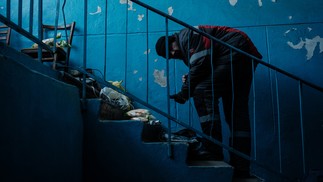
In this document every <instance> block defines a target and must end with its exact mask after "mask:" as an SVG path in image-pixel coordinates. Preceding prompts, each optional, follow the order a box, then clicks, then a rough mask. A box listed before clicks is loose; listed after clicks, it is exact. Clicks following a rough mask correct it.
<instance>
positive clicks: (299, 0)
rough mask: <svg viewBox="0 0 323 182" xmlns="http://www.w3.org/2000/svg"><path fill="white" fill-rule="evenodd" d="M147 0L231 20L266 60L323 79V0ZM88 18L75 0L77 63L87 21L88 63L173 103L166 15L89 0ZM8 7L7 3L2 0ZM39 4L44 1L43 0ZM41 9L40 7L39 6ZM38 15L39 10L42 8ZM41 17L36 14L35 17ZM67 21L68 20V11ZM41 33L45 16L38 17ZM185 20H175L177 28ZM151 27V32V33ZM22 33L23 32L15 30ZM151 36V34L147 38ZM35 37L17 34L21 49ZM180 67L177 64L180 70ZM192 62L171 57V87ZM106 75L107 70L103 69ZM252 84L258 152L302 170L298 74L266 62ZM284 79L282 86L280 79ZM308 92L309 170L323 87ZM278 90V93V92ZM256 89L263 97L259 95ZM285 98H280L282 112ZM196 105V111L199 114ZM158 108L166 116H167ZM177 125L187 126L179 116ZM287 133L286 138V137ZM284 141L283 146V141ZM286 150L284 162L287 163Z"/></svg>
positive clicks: (49, 14) (316, 148)
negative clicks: (163, 39) (163, 40)
mask: <svg viewBox="0 0 323 182" xmlns="http://www.w3.org/2000/svg"><path fill="white" fill-rule="evenodd" d="M143 2H145V3H147V4H149V5H151V6H153V7H155V8H157V9H160V10H162V11H164V12H165V13H169V14H170V15H171V16H173V17H176V18H178V19H180V20H182V21H184V22H186V23H188V24H190V25H199V24H212V25H226V26H232V27H236V28H239V29H241V30H243V31H245V32H246V33H247V34H248V35H249V36H250V38H251V39H252V40H253V41H254V43H255V45H256V46H257V47H258V49H259V51H260V52H261V53H262V54H263V56H264V58H263V60H264V61H266V62H268V63H271V64H273V65H275V66H277V67H279V68H281V69H283V70H286V71H289V72H291V73H292V74H294V75H296V76H298V77H300V78H302V79H305V80H307V81H310V82H312V83H314V84H317V85H320V86H323V78H322V73H321V68H322V66H323V54H322V51H323V47H322V45H323V14H322V13H321V11H322V8H323V1H316V0H308V1H303V0H294V1H293V2H291V1H280V0H258V1H256V0H244V1H242V0H226V1H220V2H219V1H212V0H207V1H206V0H205V1H193V0H185V1H184V0H181V1H171V0H144V1H143ZM88 3H89V4H88V6H87V7H88V9H87V14H86V18H87V24H86V26H84V16H85V14H84V12H85V11H84V1H79V0H69V1H67V3H66V8H65V13H66V20H67V22H70V21H76V32H75V36H74V40H73V48H72V52H71V61H72V66H81V65H83V60H84V57H83V56H84V52H83V51H84V49H83V46H84V42H83V41H84V38H83V34H84V27H87V39H86V40H87V46H86V59H85V60H86V65H87V67H90V68H95V69H98V70H100V71H101V72H102V74H104V76H105V78H106V79H107V80H124V86H125V87H126V89H127V90H128V91H129V92H131V93H132V94H135V95H136V96H138V97H139V98H141V99H143V100H147V101H148V102H149V103H151V104H153V105H154V106H156V107H158V108H160V109H162V110H164V111H167V87H165V79H166V77H167V75H166V71H165V70H166V62H165V61H164V60H163V59H162V58H161V57H158V56H157V55H156V53H155V50H154V45H155V42H156V40H157V38H158V37H159V36H161V35H164V34H165V19H163V18H161V17H158V16H157V15H155V14H153V13H152V12H148V13H147V12H146V10H145V9H143V8H141V7H139V6H138V5H136V4H135V3H132V2H129V4H127V1H126V0H119V1H117V0H113V1H102V0H91V1H88ZM17 4H18V1H17V0H16V1H11V7H12V11H11V17H12V20H13V21H15V22H17ZM0 7H1V8H0V13H1V14H3V15H5V13H6V8H5V7H6V5H5V2H4V1H1V2H0ZM53 7H55V1H50V0H44V20H43V21H44V23H51V22H52V23H54V17H55V9H54V8H53ZM35 9H37V5H35ZM23 14H24V15H26V16H23V24H22V25H23V28H26V29H28V27H29V24H28V22H29V17H28V8H26V9H24V12H23ZM35 14H37V13H35ZM35 17H37V16H35ZM35 20H36V18H35ZM59 22H60V23H62V22H63V18H62V16H60V19H59ZM34 25H35V26H34V34H37V22H34ZM181 28H182V27H181V26H179V25H176V24H175V23H173V22H170V27H169V29H170V31H171V32H170V33H172V32H173V31H177V30H180V29H181ZM147 32H148V33H147ZM13 34H14V35H15V32H14V33H13ZM147 37H148V41H147ZM31 44H32V43H31V42H28V41H27V40H25V39H23V38H20V37H18V36H13V37H12V46H14V47H16V48H17V49H20V48H23V47H26V46H30V45H31ZM175 69H176V71H175ZM186 71H187V68H186V67H185V66H184V65H183V64H182V63H181V62H177V61H171V62H170V73H169V74H170V75H169V81H170V83H169V87H170V92H171V93H174V92H176V91H178V90H179V89H180V86H181V83H180V82H181V80H180V78H181V75H182V74H184V73H185V72H186ZM97 74H98V75H100V73H97ZM276 76H277V80H278V83H277V84H276V83H275V80H276ZM254 80H255V87H254V88H253V89H252V90H254V92H253V91H252V92H251V99H250V111H251V117H252V120H253V126H254V127H255V128H256V130H255V133H254V135H255V138H256V147H257V150H256V151H255V156H256V157H257V160H259V161H262V162H263V163H264V164H265V165H269V166H272V168H274V169H279V167H280V166H281V169H282V171H283V172H285V173H287V174H290V175H294V176H298V177H299V176H302V165H301V164H300V163H299V162H300V159H301V158H302V155H301V142H300V139H301V137H300V129H299V127H300V125H301V124H300V123H301V120H300V118H299V116H300V112H299V96H298V85H297V82H295V81H293V80H291V79H289V78H287V77H285V76H282V75H281V74H279V73H277V74H276V73H275V72H272V71H269V70H268V69H266V68H265V67H264V66H261V65H259V66H258V68H257V71H256V74H255V79H254ZM277 86H278V87H277ZM303 88H304V93H303V101H302V102H303V109H304V113H303V120H302V121H303V124H304V129H305V130H304V134H305V138H304V142H305V143H304V145H305V147H306V150H305V153H306V155H305V159H306V170H310V169H323V156H322V155H321V154H322V153H323V147H322V145H321V143H322V142H321V141H320V139H322V138H323V117H322V116H321V112H322V110H323V102H322V101H323V94H322V93H319V92H317V91H315V90H313V89H311V88H308V87H307V86H304V87H303ZM276 90H278V91H279V92H278V95H276V92H275V91H276ZM253 96H255V97H253ZM277 98H279V99H280V100H279V104H280V105H279V114H280V117H279V118H278V117H277V116H276V114H277V113H278V110H277V109H278V106H277ZM170 105H171V114H172V115H174V116H176V117H178V118H179V119H181V120H183V121H187V122H190V123H191V124H192V125H193V126H194V127H199V125H198V122H197V118H196V114H195V111H194V108H193V106H190V105H189V104H186V105H175V104H174V103H173V102H171V103H170ZM189 111H193V112H192V113H193V114H192V115H190V114H189ZM156 116H157V117H158V118H159V119H161V120H162V121H163V122H166V120H165V119H164V118H163V117H160V116H159V115H158V114H156ZM172 126H173V129H174V130H177V129H179V128H178V127H177V125H176V124H173V125H172ZM279 138H281V139H282V142H279V140H278V139H279ZM279 146H281V147H279ZM280 153H281V158H282V163H279V160H278V159H279V156H280Z"/></svg>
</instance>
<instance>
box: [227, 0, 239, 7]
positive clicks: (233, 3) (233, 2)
mask: <svg viewBox="0 0 323 182" xmlns="http://www.w3.org/2000/svg"><path fill="white" fill-rule="evenodd" d="M229 2H230V4H231V6H235V5H236V4H237V2H238V0H229Z"/></svg>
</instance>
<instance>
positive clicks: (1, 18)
mask: <svg viewBox="0 0 323 182" xmlns="http://www.w3.org/2000/svg"><path fill="white" fill-rule="evenodd" d="M132 2H134V3H136V4H138V5H140V6H141V7H144V8H146V12H147V14H148V11H151V12H154V13H156V14H158V15H160V16H162V17H164V18H165V23H166V27H165V31H166V36H168V33H169V30H168V24H169V20H170V21H172V22H175V23H177V24H180V25H182V26H184V27H186V28H188V29H190V30H192V31H194V32H196V33H199V34H201V35H203V36H205V37H207V38H209V39H210V40H212V41H215V42H217V43H220V44H222V45H224V46H226V47H228V48H229V49H230V50H231V51H236V52H238V53H241V54H244V55H246V56H248V57H250V58H252V60H253V62H256V63H258V64H261V65H263V66H265V67H267V68H269V69H270V70H273V71H275V78H276V81H275V84H276V94H277V95H278V85H277V73H281V74H283V75H286V76H287V77H289V78H292V79H294V80H297V82H298V96H299V101H300V105H299V110H300V126H301V139H302V141H301V143H302V163H303V172H304V174H305V173H306V166H305V152H304V128H303V119H302V115H303V113H302V111H303V108H302V100H303V97H302V92H303V91H302V87H303V85H306V86H309V87H311V88H313V89H315V90H318V91H320V92H323V88H322V87H320V86H317V85H315V84H313V83H311V82H309V81H306V80H304V79H301V78H300V77H297V76H295V75H293V74H291V73H289V72H286V71H284V70H282V69H280V68H278V67H275V66H273V65H271V64H269V63H267V62H265V61H263V60H261V59H259V58H257V57H255V56H253V55H251V54H249V53H247V52H244V51H242V50H240V49H238V48H235V47H233V46H231V45H229V44H227V43H225V42H223V41H221V40H218V39H217V38H215V37H213V36H211V35H209V34H207V33H205V32H202V31H201V30H199V29H197V28H195V27H193V26H191V25H189V24H187V23H185V22H183V21H181V20H179V19H176V18H174V17H172V16H170V15H168V14H166V13H164V12H162V11H160V10H158V9H156V8H153V7H151V6H149V5H147V4H145V3H143V2H140V1H138V0H132ZM33 3H34V0H31V1H30V21H29V31H26V30H24V29H23V28H22V27H21V25H22V22H21V16H22V14H21V11H22V3H21V1H19V7H18V8H19V11H18V23H17V24H16V23H14V22H12V21H11V20H10V9H11V8H12V7H10V0H7V6H6V7H7V16H6V17H5V16H3V15H1V14H0V21H1V22H3V23H4V24H6V25H7V26H9V27H11V28H12V29H13V30H15V31H16V32H17V33H19V34H21V35H23V36H25V37H26V38H28V39H29V40H31V41H33V42H35V43H37V44H38V45H39V54H40V51H41V49H46V50H48V51H50V52H51V53H52V54H54V52H55V50H53V49H52V48H50V47H49V46H47V45H46V44H44V43H43V42H42V41H41V40H42V39H43V37H42V34H43V33H42V30H41V29H39V32H38V37H36V36H34V35H33V32H32V31H33V27H32V26H33V16H32V15H33V11H34V9H33ZM64 5H65V1H64V3H63V8H64ZM87 5H88V2H87V1H84V9H85V10H87ZM38 6H39V7H40V8H39V9H38V26H39V27H41V24H42V13H43V12H42V11H43V10H42V0H39V1H38ZM56 8H57V14H56V20H55V23H56V26H57V17H58V16H59V13H58V8H59V0H58V1H57V7H56ZM63 12H64V11H63ZM85 14H87V13H85ZM63 16H65V15H63ZM64 20H65V18H64ZM84 25H85V27H84V31H85V32H84V35H85V36H84V52H83V53H84V55H83V59H84V60H83V66H82V67H83V68H75V69H78V70H79V71H80V72H82V73H84V76H85V75H88V76H89V77H91V78H93V79H95V80H97V81H98V82H99V83H100V84H101V85H103V86H108V87H111V88H113V89H115V90H117V91H118V92H120V93H122V94H124V95H126V96H128V97H129V98H131V99H132V100H133V101H134V102H137V103H139V104H141V105H143V106H145V107H147V108H148V109H151V110H153V111H154V112H156V113H158V114H160V115H162V116H164V117H165V118H167V119H168V129H169V130H168V134H169V136H170V134H171V130H170V122H171V121H172V122H175V123H177V124H179V125H181V126H183V127H185V128H188V129H191V130H192V131H194V132H196V133H197V134H198V135H199V136H201V137H203V138H206V139H208V140H209V141H211V142H213V143H215V144H217V145H219V146H221V147H222V148H224V149H226V150H228V151H230V152H232V153H235V154H236V155H238V156H240V157H242V158H244V159H247V160H250V161H253V162H254V163H255V164H257V165H258V166H260V167H263V168H264V169H266V170H268V171H270V172H272V173H275V174H279V175H281V176H282V177H283V178H287V179H288V177H286V176H284V174H283V173H282V171H281V164H280V169H279V170H278V171H275V170H272V169H270V168H268V167H267V166H264V165H262V164H260V163H258V162H257V161H256V160H255V159H254V158H252V157H250V156H248V155H246V154H244V153H242V152H240V151H238V150H236V149H234V148H232V147H230V146H228V145H225V144H223V143H222V142H220V141H218V140H215V139H214V138H212V137H210V136H208V135H206V134H205V133H203V132H201V131H200V130H197V129H195V128H194V127H192V126H191V125H190V124H187V122H183V121H180V120H179V119H177V118H176V117H173V116H171V115H170V103H169V101H168V103H167V105H168V106H167V112H165V111H163V110H161V109H159V108H157V107H155V106H153V105H151V104H149V103H148V102H147V101H144V100H142V99H140V98H139V97H137V96H136V95H133V94H131V93H129V92H125V91H123V90H121V89H119V88H117V87H115V86H113V85H112V84H111V83H109V82H107V81H105V79H103V78H100V77H97V76H95V75H94V74H91V73H88V72H87V71H86V70H85V67H86V46H87V37H86V30H87V26H86V25H87V17H86V16H85V17H84ZM105 32H106V30H105ZM147 34H148V27H147ZM147 44H148V43H147ZM54 47H55V46H54ZM126 47H128V45H127V44H126ZM105 51H106V49H105ZM167 51H168V50H167ZM39 59H41V54H40V56H39ZM147 59H148V54H147ZM166 71H167V73H166V74H167V75H169V65H168V61H167V65H166ZM167 79H168V77H167ZM83 80H84V83H83V85H84V87H83V98H85V85H86V83H85V79H83ZM167 83H169V80H167ZM252 84H253V88H255V83H254V82H253V83H252ZM167 94H168V95H169V87H168V90H167ZM277 103H278V107H277V114H278V118H279V99H278V97H277ZM279 142H280V141H279ZM168 144H169V156H170V157H172V147H171V146H172V142H171V140H170V137H169V139H168ZM279 145H281V144H279ZM279 150H281V149H279Z"/></svg>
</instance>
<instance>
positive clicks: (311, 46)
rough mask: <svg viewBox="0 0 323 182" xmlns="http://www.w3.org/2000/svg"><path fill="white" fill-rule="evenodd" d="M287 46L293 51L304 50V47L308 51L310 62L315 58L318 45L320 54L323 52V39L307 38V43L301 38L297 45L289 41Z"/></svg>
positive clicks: (307, 57) (317, 37)
mask: <svg viewBox="0 0 323 182" xmlns="http://www.w3.org/2000/svg"><path fill="white" fill-rule="evenodd" d="M287 44H288V45H289V46H290V47H291V48H293V49H302V48H303V47H304V48H305V49H306V51H307V54H306V59H307V60H310V59H311V58H312V57H313V55H314V50H315V48H316V46H317V45H318V44H319V48H320V52H319V53H322V52H323V38H321V37H320V36H316V37H314V38H312V39H308V38H305V41H304V40H303V39H302V38H300V41H299V43H297V44H296V45H295V44H293V43H292V42H290V41H287Z"/></svg>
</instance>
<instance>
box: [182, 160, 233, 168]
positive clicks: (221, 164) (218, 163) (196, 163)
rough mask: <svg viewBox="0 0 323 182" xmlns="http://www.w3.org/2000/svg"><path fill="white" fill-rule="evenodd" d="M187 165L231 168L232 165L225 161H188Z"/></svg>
mask: <svg viewBox="0 0 323 182" xmlns="http://www.w3.org/2000/svg"><path fill="white" fill-rule="evenodd" d="M187 165H188V166H190V167H229V168H232V166H231V165H229V164H228V163H226V162H224V161H187Z"/></svg>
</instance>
